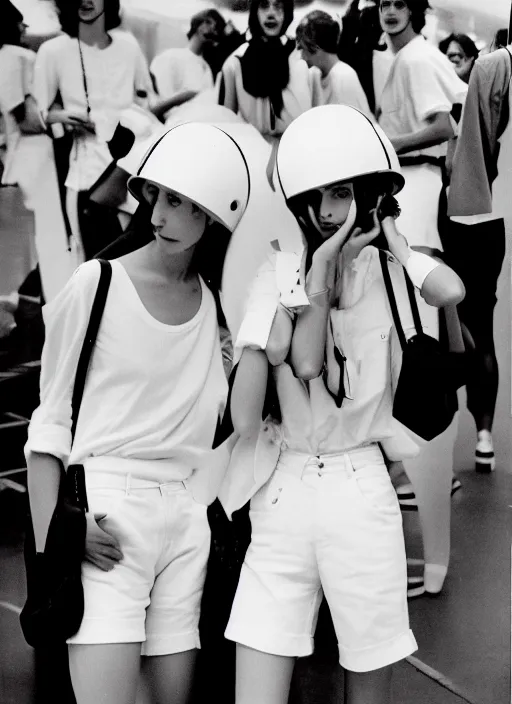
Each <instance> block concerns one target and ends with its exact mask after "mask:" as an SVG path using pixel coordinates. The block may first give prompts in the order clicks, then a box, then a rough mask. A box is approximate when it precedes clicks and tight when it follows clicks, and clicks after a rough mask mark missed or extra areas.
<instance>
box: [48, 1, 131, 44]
mask: <svg viewBox="0 0 512 704" xmlns="http://www.w3.org/2000/svg"><path fill="white" fill-rule="evenodd" d="M55 5H56V6H57V12H58V15H59V22H60V26H61V27H62V31H63V32H65V33H66V34H68V35H69V36H70V37H77V36H78V24H79V22H78V10H79V8H80V0H55ZM120 13H121V6H120V0H105V29H106V31H107V32H108V31H110V30H111V29H115V28H116V27H119V25H120V24H121V14H120Z"/></svg>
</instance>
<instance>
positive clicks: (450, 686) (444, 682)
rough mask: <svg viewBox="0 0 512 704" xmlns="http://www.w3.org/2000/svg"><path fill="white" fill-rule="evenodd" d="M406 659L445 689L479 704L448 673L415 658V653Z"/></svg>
mask: <svg viewBox="0 0 512 704" xmlns="http://www.w3.org/2000/svg"><path fill="white" fill-rule="evenodd" d="M405 659H406V660H407V662H408V663H409V664H410V665H412V666H413V667H414V668H415V669H416V670H418V672H421V673H422V674H423V675H426V676H427V677H428V678H429V679H431V680H433V681H434V682H437V683H438V684H439V685H441V687H444V689H447V690H448V691H449V692H451V693H452V694H455V696H456V697H459V698H460V699H462V701H464V702H466V704H479V703H478V702H477V701H476V699H474V697H473V696H472V695H471V694H469V693H468V692H466V691H464V690H463V689H462V688H461V687H459V686H458V685H456V684H455V683H454V682H452V681H451V680H450V679H449V678H448V677H446V675H443V673H442V672H438V671H437V670H435V669H434V668H433V667H430V665H427V664H426V663H424V662H422V661H421V660H419V659H418V658H415V657H414V656H413V655H410V656H409V657H408V658H405Z"/></svg>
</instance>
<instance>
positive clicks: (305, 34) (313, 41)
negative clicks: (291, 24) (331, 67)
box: [296, 10, 340, 54]
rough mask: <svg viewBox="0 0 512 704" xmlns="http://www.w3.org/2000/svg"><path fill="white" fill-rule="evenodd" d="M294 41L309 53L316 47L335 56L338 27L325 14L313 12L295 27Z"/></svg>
mask: <svg viewBox="0 0 512 704" xmlns="http://www.w3.org/2000/svg"><path fill="white" fill-rule="evenodd" d="M296 39H297V41H298V42H302V43H304V44H305V46H306V47H308V49H309V50H310V51H311V49H314V47H315V46H317V47H318V48H319V49H322V50H323V51H326V52H327V53H329V54H336V52H337V51H338V43H339V40H340V26H339V24H338V23H337V22H336V20H335V19H334V18H333V17H331V15H329V13H327V12H322V10H313V12H310V13H309V15H306V17H304V19H303V20H302V22H301V23H300V24H299V26H298V27H297V33H296Z"/></svg>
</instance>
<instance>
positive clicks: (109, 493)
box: [68, 468, 210, 655]
mask: <svg viewBox="0 0 512 704" xmlns="http://www.w3.org/2000/svg"><path fill="white" fill-rule="evenodd" d="M86 484H87V497H88V501H89V511H90V512H91V513H105V514H106V517H105V518H104V519H103V520H101V521H100V523H99V525H100V526H101V527H102V528H104V529H105V530H106V531H107V532H109V533H111V534H112V535H114V536H115V537H116V538H117V540H118V541H119V544H120V547H121V551H122V553H123V559H122V560H121V561H120V562H119V563H118V564H117V565H116V566H115V567H114V569H113V570H111V571H110V572H103V571H101V570H100V569H98V568H97V567H95V566H94V565H92V564H91V563H89V562H84V563H83V567H82V582H83V586H84V596H85V611H84V618H83V621H82V625H81V627H80V630H79V631H78V633H76V635H74V636H73V637H72V638H70V639H69V640H68V643H71V644H77V643H80V644H99V643H139V642H140V643H142V655H168V654H171V653H179V652H184V651H186V650H191V649H194V648H199V647H200V643H199V630H198V624H199V613H200V603H201V597H202V592H203V585H204V580H205V574H206V563H207V560H208V554H209V548H210V529H209V526H208V519H207V516H206V506H203V505H200V504H198V503H196V502H195V501H194V499H193V498H192V495H191V493H190V491H189V490H188V489H187V487H186V482H183V481H172V482H169V483H166V484H159V483H157V482H154V481H148V480H145V479H137V478H135V477H133V476H130V475H124V476H123V475H120V474H117V473H116V474H109V473H106V472H101V471H92V472H90V471H87V468H86Z"/></svg>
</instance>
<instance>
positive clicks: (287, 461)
mask: <svg viewBox="0 0 512 704" xmlns="http://www.w3.org/2000/svg"><path fill="white" fill-rule="evenodd" d="M367 464H374V465H382V466H383V469H384V471H386V472H387V468H386V465H385V463H384V458H383V455H382V451H381V449H380V446H379V445H378V444H377V443H372V444H371V445H365V446H363V447H356V448H354V449H351V450H347V451H346V452H337V453H328V454H318V455H310V454H308V453H306V452H296V451H294V450H289V449H286V450H283V451H282V452H281V454H280V456H279V462H278V465H277V468H276V469H277V470H279V471H280V472H286V473H287V474H293V475H294V476H296V477H302V476H303V475H304V474H307V473H310V472H314V473H315V474H320V475H321V474H328V473H332V472H347V473H350V474H353V473H354V472H356V471H357V469H358V468H359V467H362V466H364V465H367Z"/></svg>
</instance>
